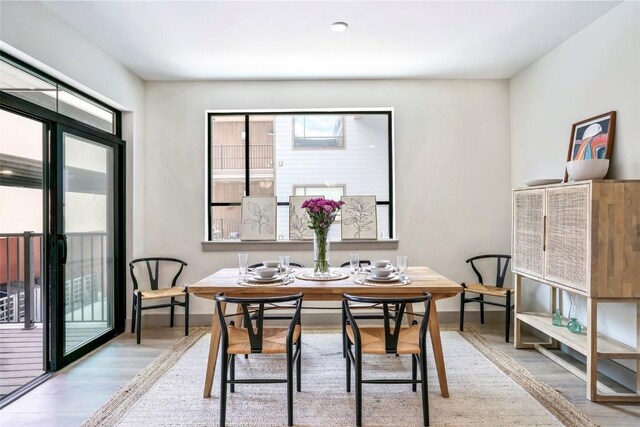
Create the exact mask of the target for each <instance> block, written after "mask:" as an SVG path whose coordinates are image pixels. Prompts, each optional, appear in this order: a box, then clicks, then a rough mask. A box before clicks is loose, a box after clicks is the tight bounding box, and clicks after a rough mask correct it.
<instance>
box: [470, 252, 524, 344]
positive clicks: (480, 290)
mask: <svg viewBox="0 0 640 427" xmlns="http://www.w3.org/2000/svg"><path fill="white" fill-rule="evenodd" d="M485 259H489V260H491V259H495V260H496V282H495V283H496V284H495V285H487V284H485V283H484V280H483V279H482V274H480V271H479V270H478V266H476V264H475V262H477V261H479V260H485ZM503 260H504V261H503ZM510 260H511V255H479V256H474V257H472V258H469V259H468V260H467V261H466V262H467V263H468V264H471V268H472V269H473V272H474V273H476V276H478V282H479V283H462V287H463V288H464V289H463V290H462V293H461V294H460V330H461V331H462V330H463V329H464V306H465V304H467V303H470V302H477V303H479V304H480V323H483V324H484V305H485V304H489V305H493V306H497V307H504V309H505V314H504V340H505V342H509V334H510V333H511V312H512V311H513V308H514V305H513V304H512V303H511V289H509V288H505V287H504V279H505V277H506V276H507V270H508V269H509V261H510ZM503 262H504V264H503ZM467 292H473V293H475V294H478V296H477V297H472V298H470V297H468V295H467ZM485 295H487V296H491V297H497V298H504V299H505V302H504V304H501V303H499V302H492V301H485V299H484V297H485Z"/></svg>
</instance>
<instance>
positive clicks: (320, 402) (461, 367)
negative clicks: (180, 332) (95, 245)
mask: <svg viewBox="0 0 640 427" xmlns="http://www.w3.org/2000/svg"><path fill="white" fill-rule="evenodd" d="M209 331H210V329H209V328H202V327H201V328H194V329H193V330H192V332H191V333H190V335H189V336H187V337H184V338H182V339H180V340H179V341H178V342H177V343H176V344H175V345H174V346H172V347H171V348H169V349H167V350H166V351H165V352H164V353H163V354H161V355H160V356H158V358H157V359H156V360H155V361H154V362H152V364H150V365H149V366H148V367H147V368H145V369H144V370H143V371H141V372H140V373H139V374H138V375H137V376H136V377H135V378H134V379H133V380H132V381H131V382H130V383H129V384H128V385H127V386H126V387H124V388H123V389H121V390H120V391H119V392H118V393H117V394H116V395H114V396H113V398H111V400H110V401H109V402H108V403H107V404H105V405H104V406H103V407H102V408H100V409H99V410H98V411H96V412H95V413H94V414H93V415H92V416H91V417H90V418H89V419H87V420H86V421H85V423H84V424H83V426H85V427H94V426H142V425H148V426H187V425H189V426H213V425H217V424H218V416H219V400H218V398H217V396H219V387H220V385H219V366H218V369H217V370H216V378H215V383H214V387H213V393H212V397H211V398H210V399H204V398H202V390H203V387H204V372H205V369H206V360H207V353H208V350H209V340H210V333H209ZM302 342H303V347H302V392H300V393H296V392H294V423H295V425H301V426H351V425H354V424H355V396H354V394H353V392H352V393H347V392H346V390H345V359H343V357H342V347H341V345H342V344H341V337H340V334H339V331H338V330H327V329H304V330H303V338H302ZM442 345H443V349H444V355H445V360H446V367H447V377H448V380H449V394H450V397H449V398H447V399H445V398H443V397H441V396H440V394H439V387H438V380H437V374H436V371H435V366H434V364H433V357H432V355H431V352H429V355H428V361H429V372H428V379H429V408H430V421H431V425H432V426H558V425H566V426H595V425H596V424H595V423H593V422H592V421H591V420H590V419H589V418H587V417H586V416H585V415H584V414H582V413H581V412H580V411H579V410H578V409H577V408H576V407H575V406H574V405H573V404H571V403H570V402H569V401H568V400H567V399H565V398H564V397H563V396H562V395H561V394H560V393H558V392H557V391H556V390H554V389H553V388H551V387H549V386H548V385H546V384H544V383H543V382H541V381H539V380H538V379H536V378H535V377H533V375H531V374H530V373H529V372H528V371H527V370H526V369H524V368H523V367H522V366H520V365H518V363H517V362H515V361H514V360H513V359H511V358H510V357H509V356H507V355H506V354H505V353H503V352H502V351H501V350H499V349H498V348H496V347H495V346H493V345H491V344H490V343H489V342H488V341H487V340H485V339H484V338H483V337H482V336H481V335H479V334H478V333H477V332H476V331H475V330H473V329H472V328H468V329H467V330H466V331H465V332H458V331H455V330H452V328H447V327H446V326H444V327H443V331H442ZM363 359H364V360H363V362H364V363H363V376H364V378H367V377H370V378H372V377H377V378H390V377H407V378H409V377H410V375H411V358H410V357H409V356H401V357H395V356H394V355H382V356H381V355H371V356H369V355H364V356H363ZM285 372H286V371H285V361H284V358H283V357H282V356H279V355H277V356H274V355H251V356H250V357H249V359H244V358H242V357H239V358H237V359H236V378H250V377H253V378H255V377H267V378H270V377H280V378H285V377H286V373H285ZM352 389H353V387H352ZM286 422H287V415H286V386H285V384H247V385H244V384H242V385H236V392H235V393H229V394H228V399H227V424H228V425H238V426H250V425H251V426H255V425H259V426H280V425H286ZM363 425H369V426H397V425H403V426H410V425H422V405H421V399H420V392H419V389H418V392H417V393H413V392H412V391H411V387H410V385H408V384H407V385H379V384H364V385H363Z"/></svg>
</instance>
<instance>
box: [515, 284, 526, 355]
mask: <svg viewBox="0 0 640 427" xmlns="http://www.w3.org/2000/svg"><path fill="white" fill-rule="evenodd" d="M513 290H514V292H515V295H514V299H515V307H514V310H513V346H514V347H515V348H524V346H523V345H522V335H521V334H522V324H521V322H520V320H518V313H520V312H521V311H522V295H521V294H522V293H521V291H522V277H520V275H518V274H515V275H514V276H513Z"/></svg>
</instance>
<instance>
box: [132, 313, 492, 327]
mask: <svg viewBox="0 0 640 427" xmlns="http://www.w3.org/2000/svg"><path fill="white" fill-rule="evenodd" d="M484 317H485V322H487V323H500V322H504V313H503V312H501V311H486V312H485V315H484ZM211 320H212V315H211V314H201V313H198V314H191V315H190V316H189V325H190V326H207V325H211ZM438 320H439V321H440V323H458V322H460V313H459V312H458V311H445V312H440V313H438ZM464 320H465V323H467V322H469V323H479V322H480V312H479V311H467V312H465V314H464ZM130 322H131V319H127V324H128V325H129V326H130V325H131V323H130ZM302 324H303V325H305V326H320V327H322V326H324V327H328V328H330V327H336V328H338V327H340V312H339V309H336V310H326V311H309V312H305V311H304V310H303V312H302ZM175 325H176V326H182V325H184V314H182V313H176V314H175ZM163 326H169V314H166V313H143V315H142V327H143V328H144V327H163Z"/></svg>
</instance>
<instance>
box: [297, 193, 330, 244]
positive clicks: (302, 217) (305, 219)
mask: <svg viewBox="0 0 640 427" xmlns="http://www.w3.org/2000/svg"><path fill="white" fill-rule="evenodd" d="M314 197H322V196H289V240H313V230H312V229H310V228H309V227H308V224H309V221H310V219H309V215H308V214H307V210H306V209H302V208H301V207H300V206H301V205H302V202H304V201H305V200H307V199H311V198H314Z"/></svg>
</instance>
